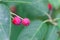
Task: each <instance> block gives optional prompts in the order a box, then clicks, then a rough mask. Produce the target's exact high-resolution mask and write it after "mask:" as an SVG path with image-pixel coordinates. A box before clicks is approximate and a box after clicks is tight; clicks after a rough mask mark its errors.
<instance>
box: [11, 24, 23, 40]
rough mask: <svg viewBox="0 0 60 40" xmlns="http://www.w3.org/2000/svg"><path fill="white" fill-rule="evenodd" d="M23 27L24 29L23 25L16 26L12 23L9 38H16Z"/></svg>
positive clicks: (13, 39)
mask: <svg viewBox="0 0 60 40" xmlns="http://www.w3.org/2000/svg"><path fill="white" fill-rule="evenodd" d="M23 29H24V26H23V25H19V26H16V25H14V24H12V27H11V35H10V40H17V38H18V36H19V34H20V33H21V31H22V30H23Z"/></svg>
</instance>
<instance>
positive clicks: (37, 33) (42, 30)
mask: <svg viewBox="0 0 60 40" xmlns="http://www.w3.org/2000/svg"><path fill="white" fill-rule="evenodd" d="M47 29H48V26H47V25H46V24H44V23H42V21H39V20H35V21H32V22H31V24H30V26H28V27H25V28H24V29H23V30H22V31H21V33H20V34H19V36H18V39H17V40H43V38H44V36H45V34H46V32H47Z"/></svg>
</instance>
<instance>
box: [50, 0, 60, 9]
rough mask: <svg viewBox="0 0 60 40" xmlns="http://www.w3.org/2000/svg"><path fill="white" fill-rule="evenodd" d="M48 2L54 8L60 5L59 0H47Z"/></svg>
mask: <svg viewBox="0 0 60 40" xmlns="http://www.w3.org/2000/svg"><path fill="white" fill-rule="evenodd" d="M49 2H50V3H51V4H52V5H53V6H54V7H55V8H59V7H60V0H49Z"/></svg>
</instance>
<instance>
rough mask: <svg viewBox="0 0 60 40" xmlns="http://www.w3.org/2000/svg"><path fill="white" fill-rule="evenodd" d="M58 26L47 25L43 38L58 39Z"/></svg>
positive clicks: (46, 39) (47, 39)
mask: <svg viewBox="0 0 60 40" xmlns="http://www.w3.org/2000/svg"><path fill="white" fill-rule="evenodd" d="M57 32H58V28H57V27H56V26H54V25H49V29H48V32H47V34H46V38H45V40H58V33H57Z"/></svg>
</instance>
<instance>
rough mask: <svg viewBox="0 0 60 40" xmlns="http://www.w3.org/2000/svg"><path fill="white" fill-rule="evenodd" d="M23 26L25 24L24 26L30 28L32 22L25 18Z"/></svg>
mask: <svg viewBox="0 0 60 40" xmlns="http://www.w3.org/2000/svg"><path fill="white" fill-rule="evenodd" d="M22 24H23V25H24V26H29V24H30V20H29V19H28V18H24V19H22Z"/></svg>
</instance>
